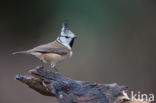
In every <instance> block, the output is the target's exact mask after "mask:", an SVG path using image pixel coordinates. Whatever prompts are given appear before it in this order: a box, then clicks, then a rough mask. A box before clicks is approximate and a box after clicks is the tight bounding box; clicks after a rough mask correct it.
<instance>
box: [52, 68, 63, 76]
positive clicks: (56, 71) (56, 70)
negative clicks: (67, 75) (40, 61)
mask: <svg viewBox="0 0 156 103" xmlns="http://www.w3.org/2000/svg"><path fill="white" fill-rule="evenodd" d="M53 69H54V70H55V73H56V74H61V73H60V72H59V71H58V69H57V68H56V67H54V68H53Z"/></svg>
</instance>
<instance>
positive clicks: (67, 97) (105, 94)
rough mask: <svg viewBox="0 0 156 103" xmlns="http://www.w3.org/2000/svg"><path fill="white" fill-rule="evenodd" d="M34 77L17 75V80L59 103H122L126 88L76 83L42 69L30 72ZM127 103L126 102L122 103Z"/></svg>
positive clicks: (112, 85) (84, 82) (113, 85)
mask: <svg viewBox="0 0 156 103" xmlns="http://www.w3.org/2000/svg"><path fill="white" fill-rule="evenodd" d="M29 72H30V74H31V75H32V76H23V75H16V79H17V80H19V81H21V82H23V83H24V84H26V85H28V86H29V87H30V88H32V89H34V90H35V91H37V92H39V93H40V94H42V95H45V96H55V97H56V98H57V100H58V102H59V103H120V102H121V101H122V100H123V98H124V95H123V92H125V91H126V90H127V87H125V86H119V85H117V84H116V83H114V84H98V83H94V82H88V81H75V80H71V79H69V78H66V77H64V76H62V75H61V74H59V73H54V72H51V71H50V70H45V69H41V68H37V69H33V70H30V71H29ZM122 103H125V102H122Z"/></svg>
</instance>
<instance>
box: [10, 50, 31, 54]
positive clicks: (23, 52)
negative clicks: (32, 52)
mask: <svg viewBox="0 0 156 103" xmlns="http://www.w3.org/2000/svg"><path fill="white" fill-rule="evenodd" d="M12 54H13V55H15V54H29V52H28V51H19V52H13V53H12Z"/></svg>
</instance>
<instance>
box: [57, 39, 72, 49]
mask: <svg viewBox="0 0 156 103" xmlns="http://www.w3.org/2000/svg"><path fill="white" fill-rule="evenodd" d="M71 40H72V38H66V37H59V38H58V41H59V42H60V43H62V44H63V45H64V46H66V47H67V48H68V49H71V47H70V46H69V44H70V42H71Z"/></svg>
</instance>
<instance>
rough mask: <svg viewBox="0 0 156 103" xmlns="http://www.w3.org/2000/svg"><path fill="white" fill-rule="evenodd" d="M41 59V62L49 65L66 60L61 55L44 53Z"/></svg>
mask: <svg viewBox="0 0 156 103" xmlns="http://www.w3.org/2000/svg"><path fill="white" fill-rule="evenodd" d="M42 59H43V61H45V62H47V63H51V62H55V63H57V62H60V61H62V60H64V59H66V56H62V55H58V54H54V53H46V54H43V55H42Z"/></svg>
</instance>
